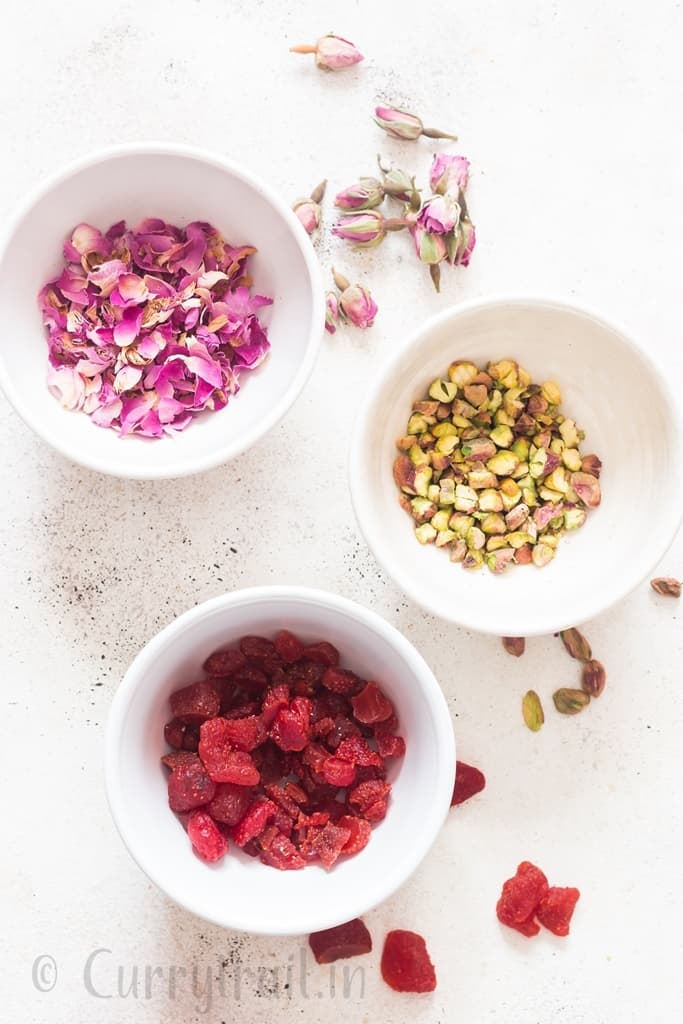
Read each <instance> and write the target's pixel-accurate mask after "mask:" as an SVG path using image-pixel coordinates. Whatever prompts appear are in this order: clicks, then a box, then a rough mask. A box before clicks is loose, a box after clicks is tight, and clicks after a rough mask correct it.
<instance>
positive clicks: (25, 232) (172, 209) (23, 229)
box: [0, 143, 325, 479]
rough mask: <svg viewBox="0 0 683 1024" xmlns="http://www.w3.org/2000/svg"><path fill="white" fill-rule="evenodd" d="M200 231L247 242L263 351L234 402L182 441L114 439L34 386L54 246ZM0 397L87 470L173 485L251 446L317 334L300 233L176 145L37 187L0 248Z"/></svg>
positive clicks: (258, 197)
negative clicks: (41, 297) (164, 228)
mask: <svg viewBox="0 0 683 1024" xmlns="http://www.w3.org/2000/svg"><path fill="white" fill-rule="evenodd" d="M150 216H155V217H162V218H164V219H165V220H168V221H170V222H172V223H175V224H180V225H184V224H187V223H188V222H189V221H192V220H208V221H210V222H212V223H213V224H214V225H215V226H216V227H217V228H218V230H219V231H221V232H222V233H223V234H224V235H225V236H226V237H227V238H228V239H229V240H230V241H232V242H234V243H246V242H248V243H249V244H253V245H255V246H256V247H257V248H258V250H259V251H258V253H257V254H256V256H254V257H253V258H252V261H251V263H250V266H251V267H252V269H253V276H254V282H255V290H256V291H257V292H260V293H261V294H265V295H269V296H271V297H272V298H273V300H274V302H273V305H272V306H271V307H269V308H268V309H267V310H265V311H264V315H263V320H264V322H265V323H266V324H267V325H268V331H269V337H270V341H271V343H272V349H271V351H270V354H269V356H268V359H267V360H266V361H265V363H264V364H263V365H262V366H261V367H259V368H258V370H256V371H255V372H254V373H252V374H245V375H244V378H243V386H242V388H241V390H240V392H239V394H238V395H237V397H236V398H235V399H234V400H233V401H231V402H230V403H229V404H228V406H227V407H226V408H225V409H224V410H221V411H220V412H218V413H210V412H207V413H204V414H202V415H201V416H200V417H198V419H197V420H196V421H195V422H193V423H192V424H190V426H189V427H188V428H187V429H186V430H184V431H183V432H182V433H180V434H178V435H177V436H173V437H164V438H163V439H159V440H150V439H147V438H141V437H137V436H135V437H127V438H120V437H119V436H118V435H117V434H116V433H115V432H114V431H112V430H108V429H103V428H100V427H96V426H95V425H94V424H93V423H91V422H90V419H89V417H88V416H86V415H85V414H83V413H80V412H70V411H67V410H64V409H62V408H61V406H60V405H59V403H58V402H57V401H56V400H55V399H54V398H53V397H52V395H50V394H49V392H48V390H47V386H46V383H45V378H46V373H47V344H46V340H45V331H44V328H43V326H42V324H41V317H40V312H39V309H38V304H37V298H36V297H37V295H38V291H39V289H40V288H41V286H42V285H43V284H44V283H45V282H46V281H48V280H49V279H50V278H51V277H52V276H54V275H56V274H57V273H58V271H59V268H60V266H62V265H63V263H62V255H61V253H62V244H63V242H64V239H65V238H66V237H68V235H69V234H70V233H71V230H72V228H73V227H74V226H75V225H76V224H78V223H80V222H81V221H87V222H90V223H92V224H94V225H95V226H97V227H101V228H102V229H103V230H106V228H108V227H109V225H110V224H112V223H114V222H115V221H117V220H121V219H122V218H125V219H126V220H127V221H128V223H129V225H134V224H136V223H138V222H139V221H140V220H142V219H143V218H144V217H150ZM0 308H1V309H2V332H0V387H1V388H2V390H3V391H4V392H5V394H6V395H7V398H8V399H9V400H10V402H11V403H12V404H13V405H14V407H15V409H16V410H17V412H18V413H19V414H20V415H21V416H22V417H23V419H24V420H25V421H26V423H28V424H29V426H31V427H32V428H33V430H34V431H35V432H36V433H37V434H38V435H39V436H40V437H41V438H43V440H45V441H47V442H48V443H49V444H52V445H54V447H55V448H56V449H57V450H58V451H60V452H62V454H64V455H66V456H68V457H69V458H71V459H73V460H74V462H78V463H80V464H81V465H84V466H87V467H88V468H90V469H95V470H99V471H100V472H102V473H111V474H113V475H115V476H122V477H133V478H136V479H153V478H158V477H175V476H182V475H184V474H187V473H196V472H200V471H202V470H205V469H209V468H210V467H212V466H216V465H219V464H220V463H222V462H225V461H227V460H228V459H231V458H233V457H234V456H235V455H238V454H239V453H240V452H243V451H244V450H245V449H246V448H248V447H249V446H250V445H252V444H254V442H256V441H257V440H258V439H259V438H260V437H262V436H263V435H264V434H265V433H266V432H267V431H268V430H270V429H271V427H273V426H274V425H275V424H276V423H277V422H278V420H280V419H281V417H282V416H284V414H285V413H286V412H287V410H288V409H289V407H290V406H291V405H292V403H293V402H294V401H295V399H296V398H297V396H298V394H299V392H300V391H301V389H302V388H303V386H304V383H305V382H306V379H307V377H308V375H309V373H310V371H311V369H312V367H313V364H314V361H315V357H316V354H317V351H318V347H319V345H320V341H321V338H322V334H323V329H324V322H325V312H324V289H323V286H322V283H321V275H320V270H319V267H318V263H317V260H316V257H315V253H314V251H313V247H312V246H311V243H310V240H309V239H308V237H307V235H306V233H305V231H304V229H303V228H302V226H301V224H300V223H299V221H298V220H297V218H296V217H295V216H294V214H293V213H292V211H291V210H290V209H289V207H288V206H287V204H286V203H284V202H283V201H282V200H281V199H280V198H279V197H278V196H277V195H275V194H274V193H273V192H272V191H271V190H270V188H268V187H267V186H266V185H264V184H263V183H262V182H260V181H259V180H258V179H256V178H255V177H254V176H253V175H252V174H251V173H248V172H247V171H245V170H243V169H241V168H240V167H238V166H237V165H236V164H233V163H232V162H230V161H228V160H225V159H223V158H222V157H218V156H214V155H212V154H209V153H205V152H203V151H201V150H197V149H193V148H191V147H188V146H179V145H168V144H163V143H159V144H156V143H148V144H144V143H142V144H132V145H126V146H119V147H115V148H112V149H108V150H105V151H103V152H99V153H95V154H93V155H91V156H88V157H86V158H85V159H82V160H79V161H78V162H77V163H75V164H72V165H71V166H70V167H68V168H66V170H63V171H61V172H60V173H59V174H57V175H56V176H55V177H53V178H51V179H50V180H49V181H47V182H45V184H43V185H42V186H41V187H40V188H39V189H38V190H37V191H36V192H35V193H34V194H33V195H32V196H31V197H30V198H29V199H28V201H27V202H26V203H25V204H24V207H23V209H22V210H21V211H20V212H19V214H18V216H17V217H16V218H15V220H14V222H13V224H12V226H11V227H10V229H9V231H8V233H7V235H6V238H5V240H4V242H2V243H0Z"/></svg>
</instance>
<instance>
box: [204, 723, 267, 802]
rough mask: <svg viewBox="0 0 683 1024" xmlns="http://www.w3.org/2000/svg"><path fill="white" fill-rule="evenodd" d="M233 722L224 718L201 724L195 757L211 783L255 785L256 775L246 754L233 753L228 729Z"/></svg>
mask: <svg viewBox="0 0 683 1024" xmlns="http://www.w3.org/2000/svg"><path fill="white" fill-rule="evenodd" d="M233 724H234V723H232V722H228V721H226V719H224V718H212V719H211V721H209V722H204V723H203V725H202V727H201V732H200V739H199V756H200V757H201V759H202V761H203V762H204V765H205V767H206V770H207V771H208V773H209V775H210V776H211V778H212V779H213V781H214V782H233V783H235V784H236V785H238V786H255V785H256V783H257V782H258V781H259V772H258V769H257V767H256V765H255V764H254V762H253V760H252V758H251V757H250V755H249V754H247V753H246V752H244V751H242V750H234V749H233V746H232V742H231V739H230V728H231V726H232V725H233Z"/></svg>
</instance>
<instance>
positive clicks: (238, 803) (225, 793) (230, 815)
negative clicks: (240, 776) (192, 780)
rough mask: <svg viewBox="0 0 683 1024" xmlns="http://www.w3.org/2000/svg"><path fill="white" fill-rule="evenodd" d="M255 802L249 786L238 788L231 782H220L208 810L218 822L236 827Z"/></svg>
mask: <svg viewBox="0 0 683 1024" xmlns="http://www.w3.org/2000/svg"><path fill="white" fill-rule="evenodd" d="M252 800H253V794H252V791H251V789H250V788H249V786H236V785H234V783H231V782H219V783H218V785H217V786H216V793H215V795H214V797H213V799H212V800H211V802H210V803H209V804H207V807H206V810H207V812H208V813H209V814H210V815H211V817H212V818H214V819H215V820H216V821H220V822H223V824H225V825H236V824H237V823H238V822H239V821H241V819H242V818H243V817H244V815H245V814H246V812H247V809H248V808H249V805H250V804H251V802H252Z"/></svg>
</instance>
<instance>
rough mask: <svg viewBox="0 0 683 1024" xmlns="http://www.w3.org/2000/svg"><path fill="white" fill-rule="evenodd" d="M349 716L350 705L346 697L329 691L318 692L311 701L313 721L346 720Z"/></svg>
mask: <svg viewBox="0 0 683 1024" xmlns="http://www.w3.org/2000/svg"><path fill="white" fill-rule="evenodd" d="M350 714H351V705H350V704H349V702H348V699H347V698H346V697H343V696H342V695H341V694H340V693H332V692H331V691H330V690H320V691H319V693H318V695H317V696H316V698H315V700H314V701H313V715H312V717H313V721H315V722H317V721H318V719H319V718H338V717H340V716H341V717H343V718H347V719H348V717H349V715H350Z"/></svg>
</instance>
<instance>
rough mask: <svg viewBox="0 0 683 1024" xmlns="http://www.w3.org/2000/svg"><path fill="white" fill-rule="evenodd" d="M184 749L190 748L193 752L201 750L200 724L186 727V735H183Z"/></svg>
mask: <svg viewBox="0 0 683 1024" xmlns="http://www.w3.org/2000/svg"><path fill="white" fill-rule="evenodd" d="M183 750H190V751H192V752H193V753H195V754H196V753H197V751H198V750H199V726H198V725H188V726H186V728H185V735H184V736H183Z"/></svg>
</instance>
